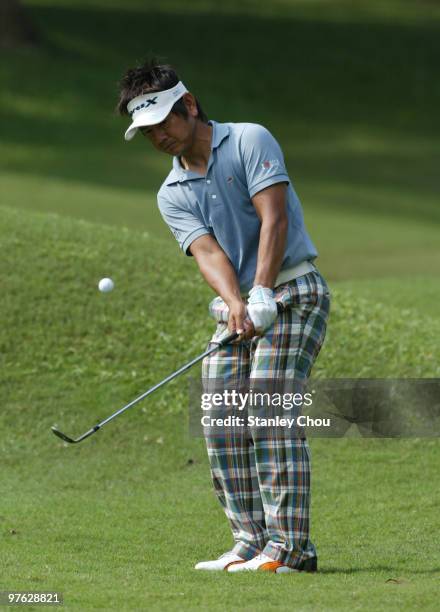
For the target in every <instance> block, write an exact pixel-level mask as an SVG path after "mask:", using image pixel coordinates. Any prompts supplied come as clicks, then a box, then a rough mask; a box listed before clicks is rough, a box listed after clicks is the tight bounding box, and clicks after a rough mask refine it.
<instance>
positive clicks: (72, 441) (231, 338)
mask: <svg viewBox="0 0 440 612" xmlns="http://www.w3.org/2000/svg"><path fill="white" fill-rule="evenodd" d="M277 309H278V313H280V312H282V310H283V307H282V306H281V304H280V303H279V302H278V303H277ZM238 336H239V334H237V333H236V332H234V333H232V334H229V335H228V336H226V337H225V338H223V340H220V341H219V342H216V346H213V347H212V348H210V349H208V350H207V351H205V352H204V353H202V354H201V355H198V357H195V358H194V359H192V360H191V361H189V362H188V363H186V364H185V365H184V366H182V367H181V368H179V369H178V370H176V371H175V372H173V373H172V374H170V375H169V376H167V377H166V378H164V379H163V380H162V381H161V382H159V383H157V385H154V387H151V389H148V391H145V393H142V395H139V397H137V398H136V399H134V400H133V401H132V402H130V403H129V404H127V405H126V406H124V407H123V408H120V409H119V410H117V411H116V412H115V413H114V414H112V415H110V416H109V417H107V418H106V419H104V421H101V422H100V423H98V424H97V425H95V426H94V427H92V428H91V429H89V430H88V431H86V432H85V433H83V435H82V436H79V438H69V436H66V434H64V433H63V432H62V431H60V430H59V429H57V428H56V427H55V426H52V432H53V433H54V434H55V435H56V436H58V438H61V440H64V442H68V443H69V444H78V442H82V441H83V440H85V439H86V438H88V437H89V436H92V435H93V434H94V433H96V432H97V431H98V430H99V429H101V427H103V426H104V425H106V424H107V423H109V422H110V421H112V420H113V419H114V418H116V417H117V416H119V415H120V414H122V413H123V412H125V411H126V410H128V409H129V408H131V407H132V406H134V405H135V404H137V403H138V402H140V401H141V400H143V399H144V398H146V397H147V395H150V394H151V393H153V392H154V391H156V390H157V389H159V388H160V387H162V386H163V385H165V384H166V383H167V382H170V380H173V378H176V377H177V376H179V375H180V374H183V373H184V372H186V371H187V370H189V369H190V368H191V367H192V366H193V365H195V364H196V363H197V362H199V361H201V360H202V359H204V358H205V357H207V356H208V355H211V353H214V352H215V351H218V350H219V349H220V348H222V347H223V346H226V345H227V344H229V343H230V342H233V341H234V340H235V339H236V338H238Z"/></svg>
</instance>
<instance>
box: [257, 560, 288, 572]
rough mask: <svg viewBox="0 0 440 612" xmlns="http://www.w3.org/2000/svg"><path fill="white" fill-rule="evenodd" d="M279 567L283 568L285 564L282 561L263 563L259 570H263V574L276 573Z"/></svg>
mask: <svg viewBox="0 0 440 612" xmlns="http://www.w3.org/2000/svg"><path fill="white" fill-rule="evenodd" d="M279 567H283V564H282V563H281V562H280V561H268V562H267V563H263V565H260V567H259V568H258V569H259V570H263V572H274V573H276V571H277V569H278V568H279Z"/></svg>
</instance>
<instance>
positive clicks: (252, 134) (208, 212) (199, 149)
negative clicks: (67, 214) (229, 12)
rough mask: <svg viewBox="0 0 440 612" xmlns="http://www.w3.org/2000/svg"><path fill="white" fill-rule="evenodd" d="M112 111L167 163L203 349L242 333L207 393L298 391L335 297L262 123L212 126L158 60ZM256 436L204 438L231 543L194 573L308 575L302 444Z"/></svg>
mask: <svg viewBox="0 0 440 612" xmlns="http://www.w3.org/2000/svg"><path fill="white" fill-rule="evenodd" d="M118 110H119V112H120V113H121V114H123V115H130V117H131V119H132V123H131V125H130V126H129V128H128V129H127V131H126V133H125V139H126V140H131V139H132V138H133V137H134V135H135V134H136V133H137V132H138V131H140V132H141V133H142V134H143V135H144V136H145V137H146V138H147V139H148V140H149V141H150V142H151V143H152V145H153V146H154V147H155V148H156V149H157V150H158V151H161V152H163V153H167V154H168V155H172V156H173V167H172V170H171V172H170V173H169V175H168V176H167V178H166V179H165V181H164V182H163V184H162V186H161V188H160V190H159V192H158V196H157V198H158V205H159V209H160V212H161V214H162V217H163V219H164V220H165V222H166V223H167V224H168V226H169V228H170V230H171V231H172V232H173V234H174V236H175V238H176V239H177V241H178V243H179V245H180V247H181V249H182V250H183V252H184V253H185V254H186V255H189V256H193V257H194V258H195V260H196V262H197V264H198V266H199V269H200V272H201V274H202V275H203V277H204V279H205V280H206V282H207V283H208V285H209V286H210V287H211V288H212V289H213V290H214V291H215V293H216V294H217V297H216V298H215V299H214V300H213V301H212V302H211V304H210V313H211V315H212V316H213V317H214V318H215V319H216V320H217V329H216V332H215V334H214V336H213V338H212V339H211V342H215V341H217V340H219V338H222V337H224V335H225V334H228V333H231V332H233V331H236V332H237V333H239V334H240V337H239V339H238V340H237V341H236V342H234V343H231V344H228V345H227V346H224V347H222V348H221V350H219V351H217V352H214V353H212V355H210V356H208V357H206V358H205V359H204V361H203V379H204V381H210V380H217V381H218V380H221V381H222V380H223V381H230V380H238V381H240V383H241V382H243V381H248V382H249V381H256V380H257V379H258V381H261V380H265V379H268V380H269V379H271V380H284V381H285V380H292V381H294V380H295V381H300V382H302V383H304V382H305V381H306V380H307V378H308V377H309V375H310V371H311V368H312V365H313V363H314V361H315V359H316V357H317V355H318V353H319V350H320V348H321V346H322V343H323V341H324V336H325V331H326V323H327V318H328V313H329V303H330V296H329V291H328V287H327V285H326V282H325V280H324V279H323V278H322V276H321V275H320V273H319V272H318V270H317V268H316V266H315V265H314V263H313V261H314V260H315V259H316V257H317V251H316V249H315V247H314V245H313V243H312V241H311V239H310V238H309V235H308V233H307V231H306V229H305V226H304V220H303V215H302V209H301V204H300V202H299V200H298V197H297V195H296V193H295V191H294V189H293V186H292V183H291V181H290V179H289V176H288V174H287V170H286V167H285V163H284V159H283V154H282V151H281V149H280V146H279V144H278V143H277V141H276V140H275V138H274V137H273V136H272V135H271V134H270V132H269V131H268V130H267V129H265V128H264V127H262V126H261V125H257V124H253V123H218V122H216V121H212V120H208V118H207V116H206V115H205V113H204V112H203V110H202V108H201V106H200V103H199V102H198V100H197V99H196V98H195V97H194V95H193V94H191V93H190V92H189V91H188V90H187V88H186V87H185V85H184V84H183V83H182V82H181V81H180V79H179V77H178V76H177V74H176V72H175V70H174V69H173V68H172V67H171V66H169V65H163V64H160V63H158V62H156V61H152V62H146V63H145V64H144V65H141V66H138V67H136V68H134V69H130V70H128V71H127V72H126V74H125V75H124V77H123V79H122V81H121V83H120V99H119V103H118ZM277 303H278V305H280V304H281V305H282V312H281V313H280V314H278V310H277ZM254 433H255V432H253V431H252V429H245V430H244V432H243V433H242V434H240V435H221V436H220V435H218V436H217V435H207V436H206V444H207V449H208V456H209V460H210V465H211V474H212V479H213V483H214V489H215V492H216V494H217V496H218V498H219V500H220V503H221V504H222V506H223V508H224V511H225V513H226V516H227V518H228V520H229V522H230V526H231V529H232V534H233V538H234V542H235V545H234V547H233V548H232V550H230V551H229V552H226V553H224V554H222V555H221V556H220V557H219V558H218V559H215V560H213V561H203V562H200V563H197V565H196V566H195V568H196V569H198V570H227V571H228V572H237V571H246V570H249V571H253V570H259V571H261V570H262V571H271V572H276V573H287V572H295V571H316V570H317V552H316V549H315V546H314V545H313V543H312V541H311V540H310V535H309V527H310V523H309V508H310V450H309V446H308V443H307V440H306V439H305V437H304V436H303V435H301V436H293V437H292V436H288V435H287V436H286V435H285V432H280V433H279V434H277V433H275V434H273V433H271V434H270V435H269V434H267V435H264V434H263V435H262V434H261V433H260V435H254ZM219 552H220V551H219Z"/></svg>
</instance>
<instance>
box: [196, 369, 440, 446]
mask: <svg viewBox="0 0 440 612" xmlns="http://www.w3.org/2000/svg"><path fill="white" fill-rule="evenodd" d="M189 425H190V433H191V434H192V435H195V436H204V437H206V436H234V435H238V436H242V435H252V436H253V437H255V436H269V437H272V436H278V437H280V436H288V437H292V436H293V437H300V438H304V437H310V436H318V437H335V438H340V437H345V436H347V437H352V436H357V437H377V438H404V437H435V436H438V435H440V379H432V378H429V379H426V378H425V379H359V378H357V379H341V378H336V379H325V380H310V381H308V382H307V384H306V383H304V382H302V381H295V380H266V379H265V380H255V379H253V380H252V381H247V383H239V382H237V381H228V382H227V384H225V381H224V380H223V379H222V380H220V379H202V380H197V379H194V378H193V379H191V381H190V402H189Z"/></svg>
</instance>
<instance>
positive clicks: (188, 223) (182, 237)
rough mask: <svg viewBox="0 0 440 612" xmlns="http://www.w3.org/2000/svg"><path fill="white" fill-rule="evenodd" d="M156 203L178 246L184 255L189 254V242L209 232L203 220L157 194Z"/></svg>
mask: <svg viewBox="0 0 440 612" xmlns="http://www.w3.org/2000/svg"><path fill="white" fill-rule="evenodd" d="M157 203H158V206H159V211H160V214H161V215H162V218H163V220H164V221H165V223H166V224H167V225H168V227H169V228H170V230H171V231H172V233H173V234H174V237H175V238H176V240H177V242H178V243H179V246H180V248H181V249H182V251H183V252H184V253H185V254H186V255H189V256H191V252H190V251H189V250H188V249H189V247H190V245H191V243H192V242H194V240H195V239H196V238H199V237H200V236H203V235H204V234H210V233H211V232H210V231H209V229H208V228H207V227H206V226H205V224H204V223H203V220H202V219H199V218H198V217H197V216H196V214H195V213H192V212H191V211H189V210H187V209H185V208H183V207H179V206H176V204H173V203H172V202H170V201H169V200H166V199H165V198H163V197H161V196H159V195H158V197H157Z"/></svg>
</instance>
